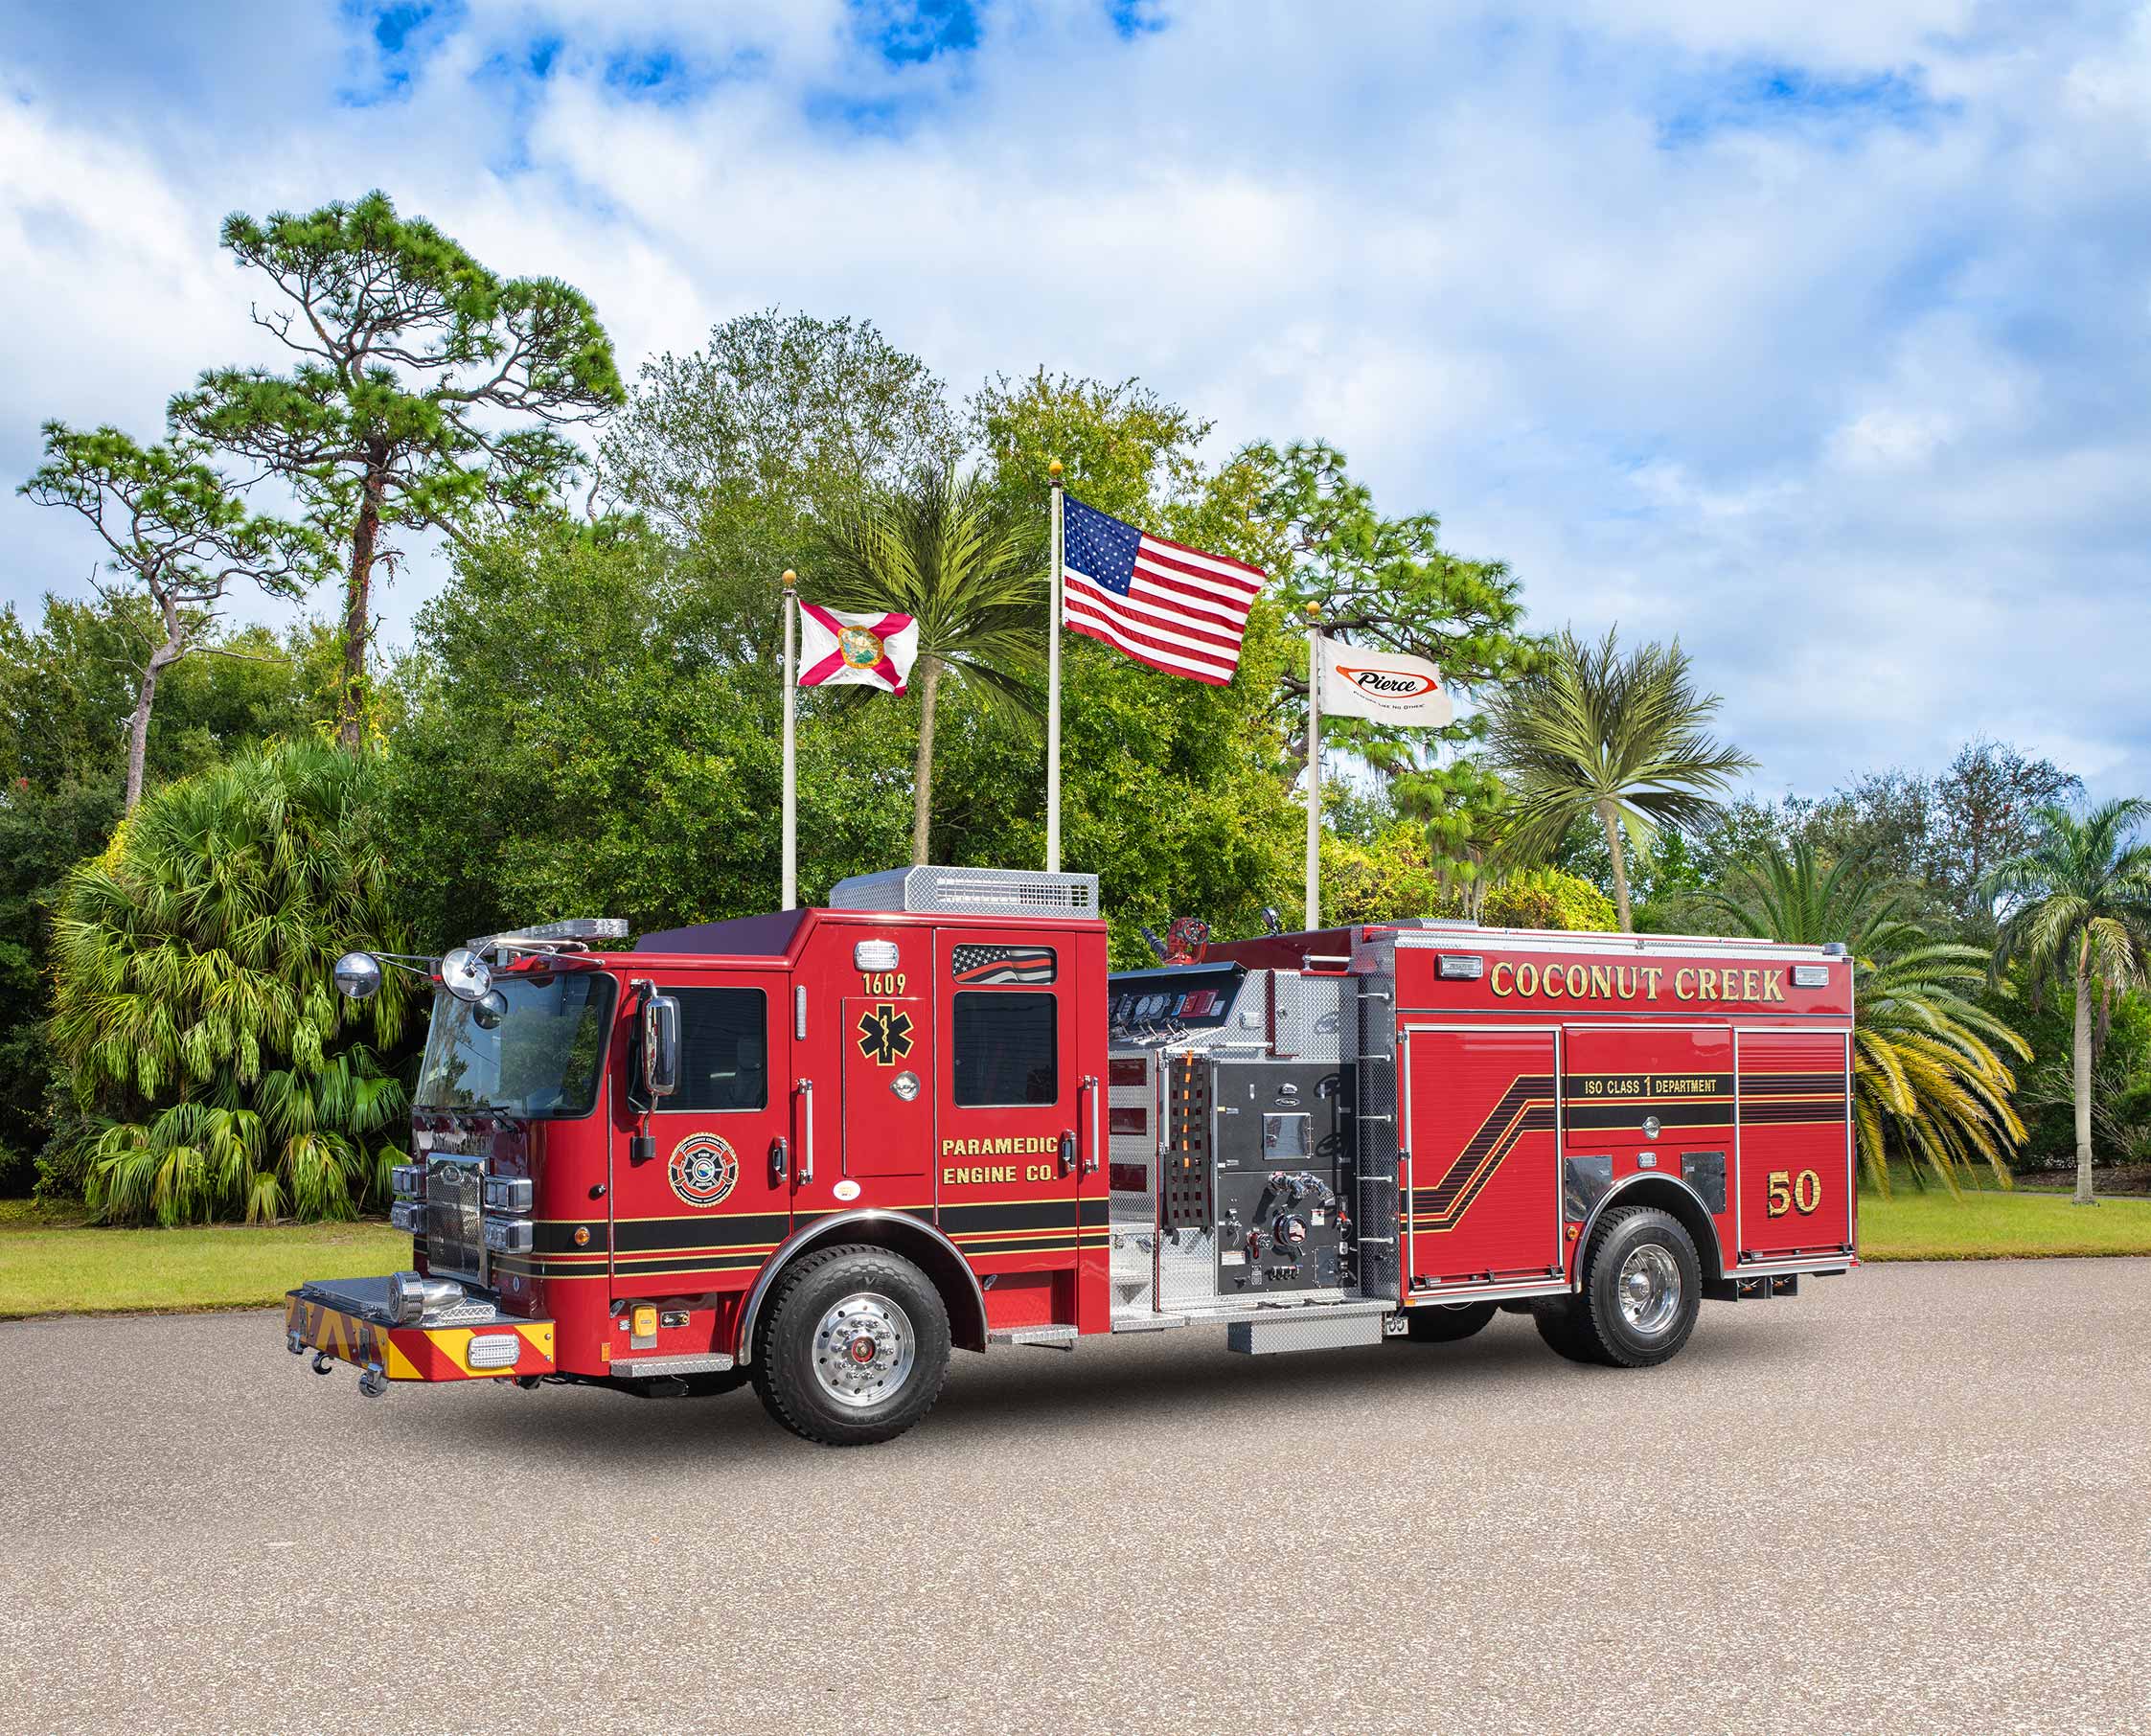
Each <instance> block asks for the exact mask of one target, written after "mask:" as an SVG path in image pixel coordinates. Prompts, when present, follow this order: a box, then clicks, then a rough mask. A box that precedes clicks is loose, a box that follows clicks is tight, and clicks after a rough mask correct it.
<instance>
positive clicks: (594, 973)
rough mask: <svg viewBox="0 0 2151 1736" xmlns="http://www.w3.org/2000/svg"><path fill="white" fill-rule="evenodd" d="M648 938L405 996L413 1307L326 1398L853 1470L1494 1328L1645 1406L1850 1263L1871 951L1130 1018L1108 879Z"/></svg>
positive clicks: (1682, 956) (1346, 933) (1647, 953)
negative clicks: (919, 1427) (522, 1393)
mask: <svg viewBox="0 0 2151 1736" xmlns="http://www.w3.org/2000/svg"><path fill="white" fill-rule="evenodd" d="M620 937H621V929H620V925H616V924H614V925H605V924H592V923H584V924H560V925H548V926H547V927H543V928H537V929H529V930H524V931H521V932H518V933H516V934H511V935H494V936H488V937H486V938H485V939H484V940H482V941H479V942H474V943H472V945H471V946H470V947H469V948H458V949H456V951H454V952H451V953H450V954H448V955H447V956H446V958H444V959H442V960H439V961H432V960H427V961H424V962H423V966H421V967H420V968H422V969H423V970H425V971H426V972H427V974H429V975H430V976H431V977H432V978H433V980H434V982H435V983H436V985H437V993H436V996H435V1004H434V1013H433V1023H432V1028H431V1032H430V1035H429V1039H428V1042H427V1046H426V1051H425V1055H424V1059H423V1062H422V1065H421V1068H420V1076H419V1083H418V1087H417V1090H416V1092H415V1094H414V1108H413V1112H412V1148H413V1154H414V1161H413V1162H412V1163H411V1164H409V1165H406V1166H402V1167H401V1168H400V1169H399V1170H398V1171H397V1173H396V1176H395V1182H396V1191H397V1194H398V1199H397V1203H396V1206H395V1208H394V1217H395V1220H396V1222H397V1223H398V1224H399V1226H400V1227H404V1228H408V1229H409V1230H410V1232H411V1234H412V1238H413V1241H412V1263H411V1264H412V1268H411V1269H410V1270H408V1271H404V1272H400V1273H396V1274H393V1275H392V1276H389V1277H386V1278H378V1279H367V1280H346V1281H336V1282H322V1283H312V1284H308V1285H305V1286H302V1287H301V1288H300V1289H299V1290H297V1291H293V1292H291V1295H290V1297H289V1299H288V1306H287V1314H286V1342H287V1346H288V1348H290V1350H291V1351H292V1352H293V1354H294V1355H299V1354H304V1353H305V1352H307V1351H308V1350H309V1349H310V1350H311V1351H313V1352H314V1367H315V1369H316V1371H317V1372H327V1371H328V1370H329V1369H330V1368H332V1366H334V1364H335V1363H336V1362H338V1361H342V1362H348V1363H354V1364H356V1365H357V1366H358V1367H359V1369H360V1370H361V1385H362V1386H363V1387H364V1389H365V1390H367V1391H368V1392H370V1393H378V1392H380V1391H384V1390H386V1388H387V1386H388V1385H389V1384H390V1382H395V1381H440V1380H464V1379H471V1378H504V1379H513V1380H515V1381H516V1382H519V1383H521V1384H523V1385H525V1386H537V1385H538V1384H540V1383H542V1382H547V1381H572V1382H598V1383H603V1384H606V1385H609V1386H612V1387H615V1388H617V1389H620V1390H623V1391H627V1392H630V1393H635V1394H638V1395H640V1396H645V1397H664V1396H689V1395H706V1394H711V1393H716V1392H721V1391H726V1390H729V1389H731V1388H733V1387H736V1386H739V1385H742V1384H745V1383H747V1382H749V1381H751V1382H753V1384H754V1385H755V1387H756V1389H757V1391H758V1392H759V1394H760V1396H761V1398H762V1400H763V1402H764V1404H765V1405H767V1408H768V1410H769V1411H770V1414H771V1415H772V1416H774V1417H775V1418H776V1419H777V1420H778V1421H779V1422H781V1423H783V1424H784V1425H785V1426H786V1427H787V1428H791V1429H793V1430H794V1431H795V1432H797V1433H799V1434H801V1435H803V1436H806V1437H807V1438H809V1439H812V1440H815V1441H820V1442H825V1443H829V1444H833V1445H844V1444H857V1443H863V1442H868V1441H878V1440H885V1439H888V1438H890V1437H891V1436H893V1435H895V1434H898V1433H901V1432H902V1431H903V1430H904V1429H905V1428H909V1427H910V1426H911V1425H912V1424H913V1423H915V1422H917V1421H918V1420H919V1418H920V1417H922V1416H923V1415H924V1414H925V1413H926V1411H927V1409H928V1408H930V1406H931V1405H932V1404H933V1402H934V1400H935V1398H936V1397H937V1396H938V1394H939V1392H940V1389H941V1386H942V1382H943V1380H944V1378H945V1375H946V1371H947V1368H948V1364H949V1360H950V1351H951V1350H952V1349H957V1348H960V1349H965V1350H970V1351H974V1352H982V1351H985V1350H986V1349H987V1348H988V1347H989V1346H990V1345H994V1346H998V1345H1036V1346H1046V1347H1053V1348H1060V1349H1073V1348H1074V1347H1075V1345H1076V1343H1077V1342H1078V1340H1079V1339H1081V1338H1082V1337H1084V1336H1090V1335H1093V1334H1098V1333H1105V1332H1126V1331H1163V1330H1169V1329H1173V1328H1178V1327H1186V1326H1191V1325H1198V1324H1218V1325H1223V1326H1224V1327H1225V1329H1226V1342H1227V1345H1228V1347H1229V1348H1231V1349H1233V1350H1238V1351H1243V1352H1250V1353H1258V1354H1259V1353H1266V1352H1274V1351H1285V1350H1296V1349H1313V1348H1318V1347H1326V1346H1345V1345H1354V1344H1373V1343H1377V1342H1379V1341H1381V1340H1383V1339H1384V1338H1401V1339H1405V1340H1407V1341H1415V1342H1422V1343H1424V1342H1429V1341H1433V1342H1439V1341H1444V1340H1453V1339H1457V1338H1461V1337H1464V1336H1469V1335H1470V1334H1471V1333H1473V1332H1476V1331H1477V1330H1478V1329H1479V1328H1481V1327H1483V1326H1484V1325H1485V1324H1486V1323H1487V1322H1488V1320H1490V1319H1491V1318H1492V1317H1493V1315H1494V1313H1496V1312H1497V1311H1498V1310H1500V1309H1508V1310H1511V1311H1515V1312H1528V1313H1531V1314H1533V1315H1534V1316H1535V1318H1536V1320H1537V1323H1538V1327H1539V1330H1540V1332H1541V1333H1542V1335H1543V1336H1545V1340H1546V1342H1547V1343H1548V1344H1549V1345H1551V1346H1552V1347H1553V1348H1554V1349H1555V1350H1557V1351H1559V1352H1561V1353H1562V1354H1563V1355H1564V1356H1567V1357H1569V1358H1571V1359H1578V1360H1586V1361H1598V1362H1607V1363H1613V1364H1616V1365H1621V1366H1630V1367H1639V1366H1645V1365H1649V1364H1652V1363H1656V1362H1659V1361H1663V1360H1664V1359H1667V1358H1669V1357H1671V1356H1672V1355H1674V1354H1675V1353H1676V1352H1677V1351H1678V1350H1679V1349H1680V1348H1681V1346H1682V1343H1684V1342H1685V1340H1686V1338H1687V1336H1688V1334H1689V1332H1690V1330H1691V1329H1692V1327H1693V1325H1694V1322H1695V1318H1696V1313H1697V1310H1698V1307H1699V1305H1700V1304H1701V1302H1702V1301H1703V1300H1705V1299H1706V1298H1718V1299H1727V1300H1731V1299H1740V1298H1761V1297H1767V1296H1776V1295H1785V1294H1790V1293H1793V1292H1794V1291H1796V1288H1797V1285H1798V1282H1799V1279H1800V1277H1801V1276H1803V1275H1811V1274H1812V1275H1819V1274H1825V1273H1836V1272H1842V1271H1844V1270H1846V1269H1847V1268H1849V1267H1851V1266H1852V1265H1854V1264H1855V1263H1856V1250H1855V1222H1854V1214H1855V1200H1854V1195H1853V1170H1852V1141H1851V1120H1850V1085H1851V1080H1850V1064H1849V1063H1850V1040H1851V1012H1852V1003H1851V971H1852V966H1851V961H1850V960H1849V959H1847V958H1845V957H1844V956H1842V948H1802V947H1784V946H1777V945H1773V944H1769V943H1763V942H1755V941H1740V940H1720V939H1687V938H1669V937H1660V936H1636V935H1613V934H1567V933H1536V932H1525V931H1516V930H1496V929H1486V928H1479V927H1476V926H1472V925H1456V924H1438V923H1425V922H1418V923H1414V922H1403V923H1394V924H1383V925H1356V926H1353V927H1350V928H1340V929H1331V930H1327V931H1323V932H1319V933H1313V934H1290V935H1276V936H1272V937H1269V938H1266V939H1259V940H1248V941H1240V942H1233V943H1226V944H1205V945H1201V946H1198V947H1195V948H1191V949H1189V950H1188V951H1186V952H1184V953H1182V954H1176V955H1175V956H1174V957H1173V958H1172V959H1171V961H1170V962H1166V963H1161V964H1160V965H1159V966H1157V967H1156V968H1155V969H1150V970H1143V971H1126V972H1120V973H1117V974H1111V973H1109V971H1108V969H1107V956H1106V952H1107V933H1106V928H1105V925H1104V923H1103V922H1102V921H1101V920H1100V917H1099V914H1098V907H1097V883H1096V880H1095V879H1094V878H1093V877H1090V876H1084V875H1047V874H1026V873H1018V872H1011V871H1002V870H992V869H973V868H920V869H911V870H907V871H898V872H893V873H890V874H883V875H873V876H865V877H861V878H858V879H853V880H848V881H845V882H843V883H841V884H840V885H838V886H837V887H836V888H835V892H834V893H833V895H832V898H831V902H830V906H829V907H827V908H820V909H799V910H789V911H784V912H780V913H778V914H775V915H770V916H762V917H750V918H742V919H738V920H734V921H730V922H721V923H710V924H703V925H697V926H694V927H688V928H681V929H675V930H672V931H669V932H665V933H658V934H650V935H645V936H643V937H642V938H641V939H640V941H639V943H638V944H637V945H636V946H635V947H634V948H632V949H631V950H618V951H613V950H600V949H597V947H598V945H599V944H602V943H603V942H604V941H606V940H610V939H618V938H620ZM392 962H393V961H392ZM380 969H381V965H380V962H379V961H378V960H377V959H375V958H373V957H371V956H370V955H365V954H357V955H353V956H352V957H351V958H348V959H346V960H344V961H342V963H341V964H340V965H339V983H340V984H341V985H342V986H343V987H345V989H346V991H347V992H350V993H357V994H365V993H368V992H370V991H371V989H372V988H373V987H374V986H377V985H378V980H379V971H380Z"/></svg>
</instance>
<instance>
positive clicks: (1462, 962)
mask: <svg viewBox="0 0 2151 1736" xmlns="http://www.w3.org/2000/svg"><path fill="white" fill-rule="evenodd" d="M1485 974H1486V961H1485V960H1484V959H1483V958H1480V957H1479V956H1478V955H1477V954H1476V953H1475V952H1444V953H1443V954H1442V955H1441V965H1440V967H1439V969H1438V970H1437V971H1435V975H1437V976H1439V977H1440V978H1441V980H1442V981H1443V982H1445V983H1472V982H1476V981H1478V979H1479V978H1480V977H1482V976H1484V975H1485Z"/></svg>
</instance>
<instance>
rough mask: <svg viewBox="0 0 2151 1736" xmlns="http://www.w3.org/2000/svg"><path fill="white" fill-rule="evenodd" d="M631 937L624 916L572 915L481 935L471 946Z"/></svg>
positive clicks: (485, 948)
mask: <svg viewBox="0 0 2151 1736" xmlns="http://www.w3.org/2000/svg"><path fill="white" fill-rule="evenodd" d="M627 938H628V924H627V920H626V919H625V918H624V917H618V916H571V917H569V918H567V919H566V920H565V921H564V922H558V923H535V924H533V925H531V926H530V927H528V928H514V929H511V930H510V931H509V932H508V933H506V934H487V935H481V936H480V937H479V938H478V939H476V940H474V941H472V942H470V950H471V951H473V952H492V951H496V950H498V949H500V948H515V947H547V946H559V945H561V944H562V943H568V944H581V943H584V942H587V941H600V940H626V939H627Z"/></svg>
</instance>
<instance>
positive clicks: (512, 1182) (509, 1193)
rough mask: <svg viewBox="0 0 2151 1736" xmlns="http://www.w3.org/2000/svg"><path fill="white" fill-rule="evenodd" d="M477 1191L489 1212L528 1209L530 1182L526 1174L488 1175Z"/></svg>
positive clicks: (525, 1210)
mask: <svg viewBox="0 0 2151 1736" xmlns="http://www.w3.org/2000/svg"><path fill="white" fill-rule="evenodd" d="M479 1192H480V1193H481V1195H482V1196H483V1197H484V1199H485V1203H486V1210H488V1211H489V1212H527V1211H529V1210H530V1202H531V1183H530V1178H529V1177H528V1176H487V1177H486V1179H485V1182H484V1184H483V1185H482V1186H481V1188H480V1189H479Z"/></svg>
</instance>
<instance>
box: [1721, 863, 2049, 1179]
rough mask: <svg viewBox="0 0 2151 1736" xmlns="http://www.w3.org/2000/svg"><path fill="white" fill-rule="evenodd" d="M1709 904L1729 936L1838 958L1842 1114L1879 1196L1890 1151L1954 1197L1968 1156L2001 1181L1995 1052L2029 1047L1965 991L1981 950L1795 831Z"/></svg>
mask: <svg viewBox="0 0 2151 1736" xmlns="http://www.w3.org/2000/svg"><path fill="white" fill-rule="evenodd" d="M1709 902H1711V903H1713V904H1715V905H1716V907H1717V908H1718V910H1719V911H1720V912H1721V913H1722V914H1723V915H1725V916H1726V917H1728V919H1730V925H1731V926H1732V928H1733V930H1734V931H1735V932H1736V933H1741V934H1756V935H1763V936H1767V937H1768V938H1770V939H1773V940H1780V941H1790V942H1794V943H1797V944H1800V945H1804V946H1820V945H1825V944H1827V943H1829V942H1831V941H1837V942H1842V944H1843V945H1844V946H1845V947H1846V948H1848V949H1849V951H1850V952H1851V954H1852V960H1853V1013H1854V1029H1853V1039H1852V1044H1853V1062H1852V1118H1853V1125H1854V1127H1855V1129H1856V1131H1857V1134H1858V1138H1859V1143H1860V1155H1861V1160H1862V1162H1863V1164H1864V1165H1865V1169H1866V1173H1867V1176H1868V1179H1869V1180H1870V1181H1872V1182H1873V1184H1874V1185H1875V1186H1876V1187H1877V1188H1879V1189H1880V1190H1881V1191H1882V1192H1884V1193H1886V1194H1887V1193H1888V1191H1889V1159H1890V1157H1891V1156H1893V1155H1894V1156H1902V1157H1904V1158H1906V1159H1907V1160H1909V1161H1910V1162H1911V1164H1912V1166H1913V1174H1914V1175H1915V1176H1917V1175H1918V1174H1919V1173H1920V1171H1921V1170H1922V1169H1924V1170H1926V1171H1927V1172H1928V1173H1930V1174H1932V1175H1933V1176H1934V1177H1935V1178H1936V1179H1937V1180H1939V1181H1940V1182H1941V1183H1942V1185H1943V1186H1944V1187H1946V1188H1948V1189H1949V1190H1950V1191H1951V1192H1952V1193H1953V1194H1954V1193H1956V1191H1957V1188H1958V1185H1959V1180H1958V1177H1959V1175H1960V1173H1961V1172H1962V1171H1964V1170H1965V1169H1967V1168H1968V1167H1969V1166H1970V1165H1971V1164H1972V1163H1973V1162H1975V1161H1978V1162H1983V1163H1985V1164H1986V1165H1987V1166H1988V1168H1989V1169H1991V1170H1992V1171H1993V1173H1994V1174H1995V1176H1997V1177H1998V1178H1999V1179H2000V1180H2001V1181H2002V1185H2003V1186H2007V1185H2008V1182H2009V1170H2008V1159H2009V1154H2010V1153H2011V1152H2012V1151H2013V1150H2014V1149H2015V1148H2016V1147H2017V1146H2018V1145H2019V1144H2020V1143H2021V1142H2022V1141H2023V1139H2024V1136H2025V1127H2024V1123H2023V1121H2022V1120H2021V1119H2020V1118H2019V1116H2018V1113H2017V1110H2016V1107H2015V1105H2014V1103H2013V1102H2012V1097H2013V1094H2014V1092H2015V1090H2016V1083H2017V1082H2016V1075H2015V1074H2014V1073H2013V1072H2012V1071H2011V1070H2010V1068H2009V1066H2008V1064H2007V1063H2006V1062H2004V1061H2003V1060H2002V1055H2001V1053H2000V1052H1999V1051H2001V1050H2004V1049H2007V1050H2014V1051H2015V1052H2016V1053H2017V1054H2018V1055H2019V1056H2021V1057H2025V1058H2026V1059H2028V1058H2029V1056H2030V1053H2031V1050H2030V1047H2029V1045H2028V1044H2026V1043H2025V1040H2024V1039H2023V1038H2022V1037H2020V1036H2018V1034H2017V1033H2016V1032H2015V1031H2013V1030H2011V1029H2010V1028H2009V1026H2008V1025H2006V1024H2005V1023H2003V1022H2002V1019H2000V1018H1998V1017H1997V1016H1994V1014H1992V1013H1991V1012H1989V1011H1988V1010H1987V1009H1986V1008H1984V1007H1981V1006H1980V1005H1979V1003H1978V1001H1977V999H1976V998H1975V996H1976V995H1977V994H1978V992H1979V986H1980V984H1981V983H1983V982H1984V980H1985V977H1986V962H1987V961H1986V954H1985V953H1984V952H1983V951H1982V950H1981V949H1980V948H1977V947H1967V946H1962V945H1959V944H1956V943H1954V942H1950V941H1936V940H1934V939H1932V938H1931V937H1930V936H1929V935H1928V934H1927V933H1926V932H1925V931H1924V930H1923V929H1922V928H1921V927H1920V926H1919V925H1918V924H1916V923H1915V922H1913V921H1911V919H1910V918H1909V917H1908V916H1907V914H1906V911H1907V906H1908V902H1909V900H1908V896H1907V894H1906V892H1905V890H1904V889H1903V888H1902V887H1901V886H1898V887H1892V886H1891V885H1890V884H1889V883H1888V882H1887V881H1885V880H1883V879H1880V878H1878V877H1876V876H1874V875H1872V874H1870V873H1869V872H1868V870H1867V868H1866V866H1865V863H1863V862H1861V861H1859V860H1856V859H1853V858H1849V857H1848V858H1845V859H1843V860H1840V861H1837V862H1828V861H1825V860H1824V859H1823V858H1822V857H1820V856H1819V853H1818V852H1817V851H1816V849H1815V848H1814V846H1813V845H1811V844H1809V843H1808V842H1806V841H1805V840H1804V839H1803V840H1800V841H1797V842H1796V843H1794V844H1793V845H1792V846H1791V847H1790V848H1785V849H1773V850H1772V851H1770V852H1768V853H1767V854H1765V855H1764V856H1762V857H1760V858H1759V859H1756V860H1754V861H1751V862H1749V863H1747V864H1745V865H1744V866H1743V867H1741V868H1740V869H1738V870H1737V871H1735V873H1734V874H1733V875H1732V876H1731V878H1730V882H1729V884H1728V885H1727V886H1726V887H1725V888H1723V889H1722V890H1720V891H1718V892H1716V893H1714V894H1712V895H1711V896H1710V899H1709Z"/></svg>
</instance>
